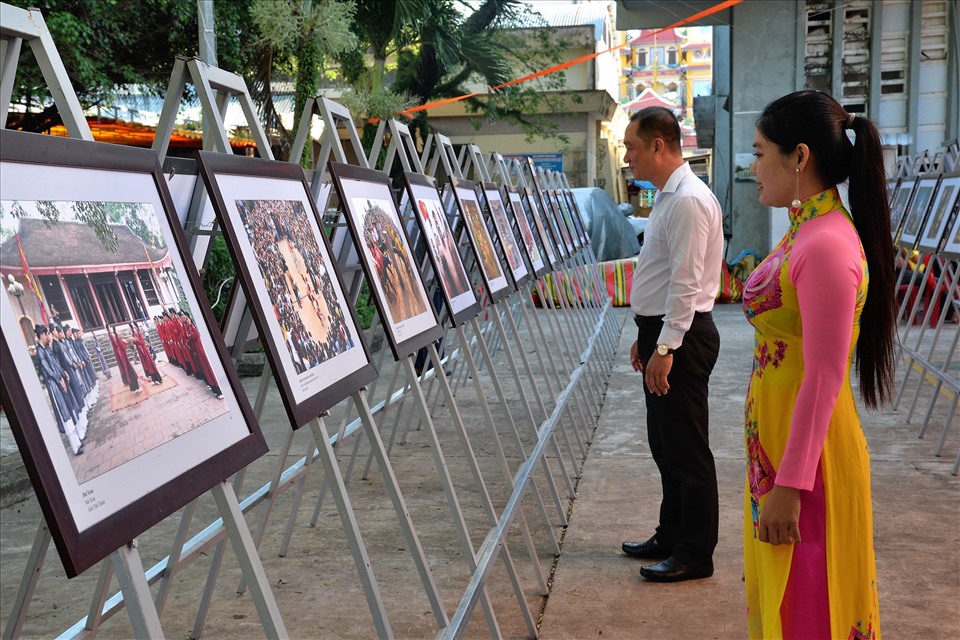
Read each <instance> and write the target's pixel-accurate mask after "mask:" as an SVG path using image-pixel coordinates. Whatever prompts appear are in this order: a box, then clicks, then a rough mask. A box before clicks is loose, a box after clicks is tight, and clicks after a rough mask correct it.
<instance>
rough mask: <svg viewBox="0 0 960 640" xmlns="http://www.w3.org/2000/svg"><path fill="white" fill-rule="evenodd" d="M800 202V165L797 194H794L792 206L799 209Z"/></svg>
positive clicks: (798, 168)
mask: <svg viewBox="0 0 960 640" xmlns="http://www.w3.org/2000/svg"><path fill="white" fill-rule="evenodd" d="M800 204H801V203H800V167H797V195H795V196H794V198H793V202H791V203H790V208H791V209H799V208H800Z"/></svg>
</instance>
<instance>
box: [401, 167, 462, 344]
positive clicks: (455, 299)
mask: <svg viewBox="0 0 960 640" xmlns="http://www.w3.org/2000/svg"><path fill="white" fill-rule="evenodd" d="M403 177H404V186H405V188H406V191H407V197H408V198H409V200H410V203H411V207H412V209H413V212H414V218H415V219H416V221H417V226H418V227H419V229H420V233H422V234H423V237H424V239H425V244H426V247H427V255H428V256H429V257H430V265H431V266H432V267H433V272H434V274H436V275H435V277H436V278H437V283H438V285H439V287H440V292H441V294H442V295H443V301H444V304H446V306H447V311H448V312H449V313H450V317H451V318H453V322H454V324H455V325H461V324H463V323H464V322H466V321H467V320H469V319H471V318H474V317H476V315H477V314H478V313H480V309H481V305H480V300H479V299H478V298H477V292H476V291H475V290H474V288H473V283H472V282H471V281H470V274H468V273H467V269H466V267H465V266H464V264H463V258H462V256H461V255H460V252H459V251H458V250H457V241H456V239H455V238H454V236H453V230H452V229H451V227H450V222H449V221H448V220H447V215H446V212H445V211H444V208H443V202H442V201H441V198H440V193H439V191H438V190H437V181H436V180H435V179H434V178H433V177H431V176H425V175H423V174H422V173H414V172H412V171H404V172H403ZM461 277H462V278H463V279H464V280H465V281H466V285H467V286H466V290H463V289H464V287H463V286H460V289H457V288H456V287H457V283H458V282H459V281H460V279H461Z"/></svg>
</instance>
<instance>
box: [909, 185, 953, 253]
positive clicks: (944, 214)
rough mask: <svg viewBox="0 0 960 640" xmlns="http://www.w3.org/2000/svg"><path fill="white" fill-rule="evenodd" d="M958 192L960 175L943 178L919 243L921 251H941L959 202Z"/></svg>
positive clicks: (918, 246)
mask: <svg viewBox="0 0 960 640" xmlns="http://www.w3.org/2000/svg"><path fill="white" fill-rule="evenodd" d="M958 191H960V173H953V174H949V175H943V176H941V178H940V186H939V187H938V188H937V191H936V194H935V195H934V197H933V202H932V203H931V204H930V213H929V214H928V215H927V222H926V224H925V225H924V227H923V233H921V234H920V241H919V242H918V243H917V248H918V249H920V250H921V251H924V252H927V253H935V252H936V251H938V250H939V249H940V241H941V240H943V236H944V234H945V232H946V230H947V224H948V223H949V222H950V213H951V212H952V211H953V207H954V204H956V202H957V193H958Z"/></svg>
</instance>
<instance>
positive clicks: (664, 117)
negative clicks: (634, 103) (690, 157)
mask: <svg viewBox="0 0 960 640" xmlns="http://www.w3.org/2000/svg"><path fill="white" fill-rule="evenodd" d="M630 122H636V123H637V135H638V136H639V137H640V138H641V139H643V140H644V141H649V140H650V139H651V138H661V139H662V140H663V141H664V143H666V145H667V146H668V147H672V148H673V149H674V150H675V151H680V123H679V122H677V116H675V115H673V112H672V111H670V110H669V109H667V108H666V107H647V108H646V109H640V111H637V112H636V113H634V114H633V115H632V116H630Z"/></svg>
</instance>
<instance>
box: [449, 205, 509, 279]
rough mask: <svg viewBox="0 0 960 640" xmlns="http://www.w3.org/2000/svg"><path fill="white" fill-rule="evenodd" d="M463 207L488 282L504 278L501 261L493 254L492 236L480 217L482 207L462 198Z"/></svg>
mask: <svg viewBox="0 0 960 640" xmlns="http://www.w3.org/2000/svg"><path fill="white" fill-rule="evenodd" d="M460 202H461V204H462V205H463V216H464V218H466V220H467V226H469V227H470V235H471V236H472V237H473V244H474V247H475V248H476V250H477V255H479V256H480V262H481V264H482V265H483V271H484V273H486V274H487V279H488V280H496V279H497V278H502V277H503V271H502V270H501V269H500V261H499V260H497V256H496V254H495V253H494V252H493V245H492V244H491V243H490V235H489V234H488V233H487V228H486V227H485V226H484V224H483V217H482V216H481V215H480V206H479V205H478V204H477V201H476V200H473V199H471V198H461V199H460Z"/></svg>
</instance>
